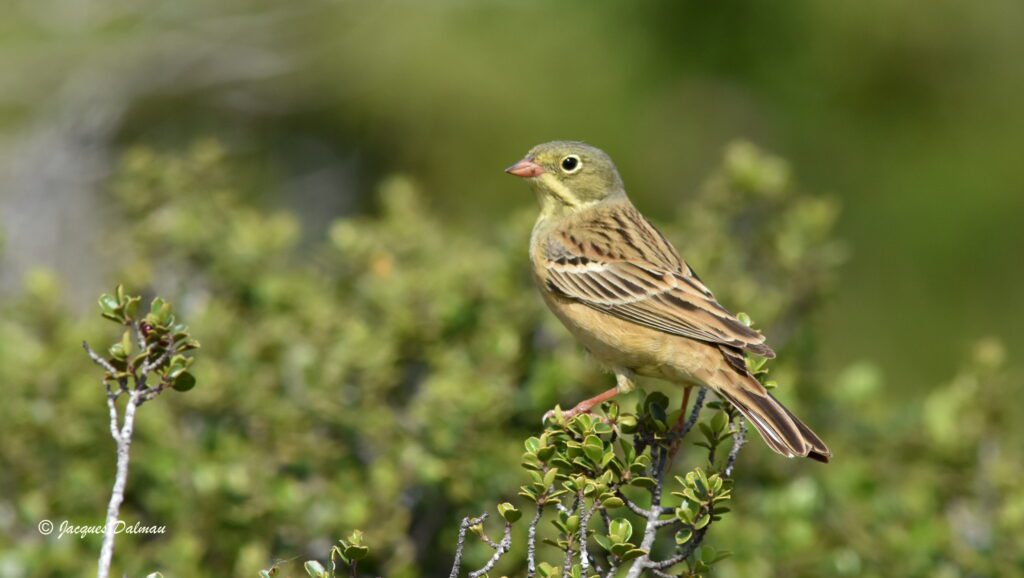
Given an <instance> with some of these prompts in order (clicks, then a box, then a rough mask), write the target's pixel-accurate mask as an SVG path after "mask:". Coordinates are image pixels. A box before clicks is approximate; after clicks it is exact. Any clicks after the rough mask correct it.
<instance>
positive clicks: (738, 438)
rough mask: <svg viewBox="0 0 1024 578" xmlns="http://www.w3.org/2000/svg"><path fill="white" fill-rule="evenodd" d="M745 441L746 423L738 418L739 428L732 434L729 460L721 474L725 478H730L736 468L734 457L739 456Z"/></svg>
mask: <svg viewBox="0 0 1024 578" xmlns="http://www.w3.org/2000/svg"><path fill="white" fill-rule="evenodd" d="M746 441H747V422H745V421H743V418H739V426H738V427H737V428H736V431H734V432H733V434H732V449H730V450H729V458H728V459H727V460H726V462H725V470H723V471H722V473H723V474H724V475H725V477H727V478H731V477H732V470H733V467H735V466H736V456H738V455H739V454H740V450H741V449H742V448H743V444H745V443H746Z"/></svg>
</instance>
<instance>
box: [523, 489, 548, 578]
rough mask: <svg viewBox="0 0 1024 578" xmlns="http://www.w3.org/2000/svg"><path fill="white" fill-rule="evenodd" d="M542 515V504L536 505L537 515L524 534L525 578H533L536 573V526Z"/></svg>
mask: <svg viewBox="0 0 1024 578" xmlns="http://www.w3.org/2000/svg"><path fill="white" fill-rule="evenodd" d="M543 515H544V504H538V505H537V513H536V514H534V516H533V519H532V520H530V527H529V530H527V532H526V578H533V576H534V574H536V573H537V524H539V523H540V518H541V516H543Z"/></svg>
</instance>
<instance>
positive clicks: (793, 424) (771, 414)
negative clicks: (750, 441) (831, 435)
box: [715, 373, 832, 463]
mask: <svg viewBox="0 0 1024 578" xmlns="http://www.w3.org/2000/svg"><path fill="white" fill-rule="evenodd" d="M731 378H733V379H734V380H735V381H733V382H731V383H729V384H728V385H727V386H726V387H717V388H715V392H716V393H718V394H719V395H720V396H722V397H723V398H725V399H726V401H728V402H729V403H731V404H732V405H733V406H734V407H735V408H736V409H737V410H739V412H740V413H741V414H743V417H745V418H747V420H748V421H749V422H750V423H751V424H753V426H754V427H755V428H756V429H757V433H759V434H761V438H763V439H764V441H765V443H766V444H768V447H770V448H772V449H773V450H775V451H776V452H778V453H780V454H782V455H784V456H786V457H787V458H792V457H796V456H800V457H806V458H811V459H812V460H817V461H819V462H822V463H828V460H829V458H831V457H832V451H831V450H829V449H828V446H826V445H825V442H823V441H821V438H819V437H818V436H817V434H815V433H814V432H813V431H811V428H809V427H807V426H806V425H804V423H803V422H802V421H800V419H799V418H797V417H796V416H795V415H793V413H792V412H791V411H789V410H788V409H786V407H785V406H784V405H782V404H781V403H779V402H778V401H777V400H776V399H775V398H774V397H772V395H771V394H770V393H768V390H766V389H765V388H764V386H762V385H761V384H760V383H759V382H758V381H757V380H756V379H754V378H753V377H752V376H750V375H746V376H743V375H740V374H738V373H733V374H732V375H731ZM740 380H745V381H746V383H742V382H740ZM750 382H753V383H750Z"/></svg>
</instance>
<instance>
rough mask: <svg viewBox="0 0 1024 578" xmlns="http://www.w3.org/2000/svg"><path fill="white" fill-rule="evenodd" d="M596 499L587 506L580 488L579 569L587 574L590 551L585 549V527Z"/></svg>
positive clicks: (592, 511)
mask: <svg viewBox="0 0 1024 578" xmlns="http://www.w3.org/2000/svg"><path fill="white" fill-rule="evenodd" d="M597 506H598V504H597V501H596V500H595V501H594V505H593V506H591V507H590V508H587V504H586V502H585V501H584V500H583V490H580V538H579V539H580V570H582V571H583V575H584V576H587V575H588V572H587V571H588V570H589V569H590V552H588V551H587V528H588V527H589V526H590V516H592V515H593V514H594V510H596V509H597Z"/></svg>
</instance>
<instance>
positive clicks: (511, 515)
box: [498, 502, 523, 524]
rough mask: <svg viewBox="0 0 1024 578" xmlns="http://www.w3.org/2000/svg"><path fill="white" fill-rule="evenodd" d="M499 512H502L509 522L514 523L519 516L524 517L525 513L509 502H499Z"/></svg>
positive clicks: (502, 515)
mask: <svg viewBox="0 0 1024 578" xmlns="http://www.w3.org/2000/svg"><path fill="white" fill-rule="evenodd" d="M498 513H499V514H501V517H502V518H504V519H505V521H506V522H508V523H509V524H514V523H516V522H517V521H518V520H519V518H522V517H523V513H522V512H520V511H519V510H518V509H516V507H515V506H513V505H512V504H510V503H508V502H505V503H503V504H498Z"/></svg>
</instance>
